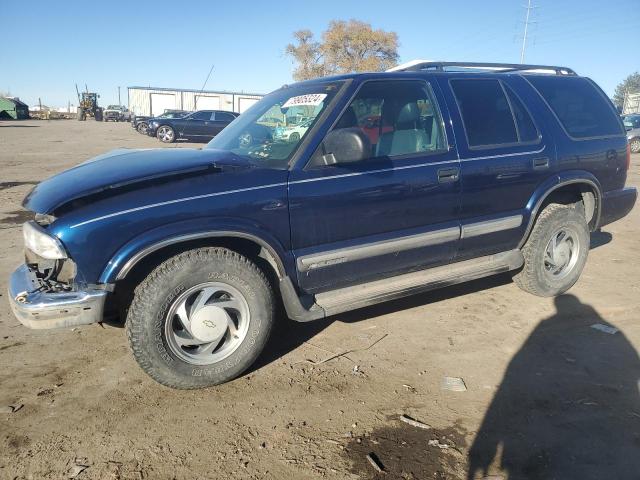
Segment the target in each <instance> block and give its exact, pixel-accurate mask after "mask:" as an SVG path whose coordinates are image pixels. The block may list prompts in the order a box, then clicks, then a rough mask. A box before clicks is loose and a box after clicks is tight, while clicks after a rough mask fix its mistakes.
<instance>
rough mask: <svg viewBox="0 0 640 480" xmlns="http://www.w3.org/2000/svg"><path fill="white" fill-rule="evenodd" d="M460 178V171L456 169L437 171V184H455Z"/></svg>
mask: <svg viewBox="0 0 640 480" xmlns="http://www.w3.org/2000/svg"><path fill="white" fill-rule="evenodd" d="M459 177H460V169H459V168H458V167H451V168H441V169H440V170H438V182H440V183H447V182H455V181H457V180H458V178H459Z"/></svg>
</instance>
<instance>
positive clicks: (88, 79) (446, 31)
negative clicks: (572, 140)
mask: <svg viewBox="0 0 640 480" xmlns="http://www.w3.org/2000/svg"><path fill="white" fill-rule="evenodd" d="M526 3H527V0H483V1H480V0H473V1H472V0H468V1H465V0H457V1H450V0H449V1H447V0H440V1H434V0H417V1H414V0H393V1H389V0H368V1H366V2H364V1H355V0H323V1H312V2H310V1H304V0H295V1H289V0H277V1H271V2H259V1H255V2H249V1H246V0H245V1H242V0H240V1H231V2H222V1H199V0H189V1H182V2H176V1H175V0H171V1H165V0H154V1H153V2H147V1H131V0H128V1H120V0H110V1H109V2H106V1H102V2H97V1H96V2H91V1H90V2H87V1H73V0H71V1H62V0H60V1H50V0H47V1H45V0H33V1H30V0H0V19H3V20H5V21H3V22H2V29H3V32H2V47H1V48H2V50H1V51H2V55H0V92H5V93H6V92H9V93H10V94H11V95H14V96H18V97H20V98H21V99H22V100H23V101H26V103H28V104H30V105H31V104H33V105H35V104H37V103H38V98H41V99H42V103H43V104H46V105H48V106H51V107H60V106H66V105H67V102H71V103H72V104H73V103H75V102H76V94H75V87H74V85H75V84H76V83H77V84H78V86H84V85H85V84H87V85H88V87H89V90H90V91H96V92H98V93H99V94H100V95H101V98H100V104H101V105H107V104H111V103H117V101H118V86H120V87H121V92H122V100H123V103H124V104H126V102H127V93H126V92H127V90H126V87H127V86H134V85H137V86H154V87H173V88H193V89H200V88H202V86H203V83H204V81H205V78H206V76H207V73H208V72H209V69H210V68H211V65H214V68H213V72H212V74H211V77H210V79H209V81H208V83H207V85H206V89H207V90H218V89H220V90H232V91H244V92H250V93H267V92H269V91H271V90H274V89H276V88H279V87H280V86H282V85H283V84H285V83H291V82H292V76H291V74H292V71H293V68H294V66H293V64H292V62H291V59H290V58H288V57H286V56H285V54H284V50H285V47H286V45H287V44H288V43H289V42H291V41H292V33H293V32H294V31H296V30H300V29H310V30H312V31H313V32H314V33H315V34H316V36H317V37H320V35H321V33H322V31H324V30H325V29H326V27H327V25H328V23H329V22H330V21H331V20H333V19H341V20H349V19H351V18H354V19H358V20H362V21H365V22H369V23H371V24H372V26H373V27H374V28H381V29H383V30H387V31H395V32H396V33H397V34H398V37H399V41H400V47H399V51H398V53H399V54H400V61H401V62H406V61H409V60H412V59H416V58H420V59H429V60H446V61H476V62H480V61H484V62H506V63H518V62H519V61H520V50H521V46H522V34H523V30H524V20H525V13H526V9H525V8H524V6H525V5H526ZM532 5H533V6H535V8H534V9H533V10H532V14H531V18H530V21H531V22H532V23H531V25H530V26H529V35H528V42H527V47H526V53H525V62H526V63H535V64H548V65H563V66H568V67H570V68H573V69H574V70H575V71H576V72H577V73H578V74H580V75H585V76H588V77H591V78H592V79H594V80H595V81H596V82H597V83H598V84H599V85H600V86H601V87H602V88H603V89H604V90H605V92H607V93H608V94H609V95H613V91H614V89H615V87H616V85H617V84H618V83H619V82H621V81H622V80H623V79H624V78H625V77H626V76H627V75H629V74H631V73H633V72H635V71H640V54H639V53H638V52H639V50H638V39H639V38H640V0H606V1H601V0H599V1H594V0H580V1H578V0H533V1H532ZM7 20H9V21H7Z"/></svg>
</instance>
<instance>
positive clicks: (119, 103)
mask: <svg viewBox="0 0 640 480" xmlns="http://www.w3.org/2000/svg"><path fill="white" fill-rule="evenodd" d="M118 105H122V103H121V102H120V87H118Z"/></svg>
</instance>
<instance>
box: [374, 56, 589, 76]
mask: <svg viewBox="0 0 640 480" xmlns="http://www.w3.org/2000/svg"><path fill="white" fill-rule="evenodd" d="M448 68H471V69H477V70H491V71H495V72H500V73H505V72H532V71H533V72H553V73H555V74H556V75H577V74H576V72H574V71H573V70H572V69H570V68H568V67H557V66H552V65H525V64H521V63H479V62H431V61H420V60H413V61H411V62H407V63H405V64H402V65H398V66H397V67H394V68H391V69H389V70H387V71H388V72H419V71H421V70H436V71H440V72H442V71H445V69H448Z"/></svg>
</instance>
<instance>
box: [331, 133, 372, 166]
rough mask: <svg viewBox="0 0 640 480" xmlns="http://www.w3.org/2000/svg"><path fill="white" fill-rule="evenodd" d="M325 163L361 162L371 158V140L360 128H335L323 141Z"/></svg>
mask: <svg viewBox="0 0 640 480" xmlns="http://www.w3.org/2000/svg"><path fill="white" fill-rule="evenodd" d="M322 146H323V150H324V155H323V156H322V159H323V161H324V163H325V165H334V164H336V163H352V162H360V161H362V160H365V159H367V158H369V156H370V154H371V142H370V141H369V137H367V136H366V135H365V134H364V132H362V130H360V129H359V128H339V129H338V130H333V131H331V132H329V134H328V135H327V136H326V137H325V139H324V141H323V142H322Z"/></svg>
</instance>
